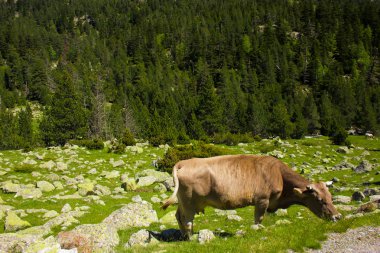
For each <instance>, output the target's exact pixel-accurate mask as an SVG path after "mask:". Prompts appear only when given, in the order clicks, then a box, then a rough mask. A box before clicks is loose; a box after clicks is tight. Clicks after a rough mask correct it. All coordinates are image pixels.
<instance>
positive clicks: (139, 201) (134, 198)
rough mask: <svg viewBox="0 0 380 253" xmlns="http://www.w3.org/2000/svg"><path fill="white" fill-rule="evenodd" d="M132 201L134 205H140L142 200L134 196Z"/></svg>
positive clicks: (138, 196)
mask: <svg viewBox="0 0 380 253" xmlns="http://www.w3.org/2000/svg"><path fill="white" fill-rule="evenodd" d="M132 201H133V202H135V203H141V202H142V201H143V200H142V198H141V196H140V195H136V196H133V197H132Z"/></svg>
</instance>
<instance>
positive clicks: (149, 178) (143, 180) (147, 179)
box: [137, 176, 156, 187]
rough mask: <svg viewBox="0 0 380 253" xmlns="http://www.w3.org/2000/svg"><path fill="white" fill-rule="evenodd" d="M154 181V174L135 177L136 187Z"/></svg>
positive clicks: (147, 184) (150, 183)
mask: <svg viewBox="0 0 380 253" xmlns="http://www.w3.org/2000/svg"><path fill="white" fill-rule="evenodd" d="M155 182H156V178H155V177H154V176H145V177H139V178H138V179H137V187H144V186H150V185H152V184H154V183H155Z"/></svg>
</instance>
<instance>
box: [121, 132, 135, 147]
mask: <svg viewBox="0 0 380 253" xmlns="http://www.w3.org/2000/svg"><path fill="white" fill-rule="evenodd" d="M121 142H122V143H123V144H124V145H125V146H134V145H136V140H135V137H134V136H133V134H132V132H131V131H130V130H129V129H126V130H125V132H124V135H123V137H122V138H121Z"/></svg>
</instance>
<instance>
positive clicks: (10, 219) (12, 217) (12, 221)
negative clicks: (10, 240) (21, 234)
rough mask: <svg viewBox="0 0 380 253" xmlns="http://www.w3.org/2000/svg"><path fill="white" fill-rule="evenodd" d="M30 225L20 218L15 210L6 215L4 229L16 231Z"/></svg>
mask: <svg viewBox="0 0 380 253" xmlns="http://www.w3.org/2000/svg"><path fill="white" fill-rule="evenodd" d="M30 226H31V225H30V223H29V222H27V221H24V220H22V219H20V217H18V216H17V215H16V213H15V212H13V211H11V212H8V214H7V217H5V225H4V230H5V231H6V232H14V231H17V230H21V229H24V228H27V227H30Z"/></svg>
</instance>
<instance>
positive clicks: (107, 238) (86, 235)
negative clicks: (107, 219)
mask: <svg viewBox="0 0 380 253" xmlns="http://www.w3.org/2000/svg"><path fill="white" fill-rule="evenodd" d="M58 241H59V243H60V245H61V247H62V248H71V247H76V248H78V249H79V252H113V248H114V247H115V246H116V245H118V244H119V235H118V233H117V230H116V229H115V228H114V227H112V226H109V225H107V224H105V223H99V224H85V225H80V226H78V227H76V228H75V229H73V230H72V231H69V232H62V233H60V234H59V235H58ZM85 250H89V251H85Z"/></svg>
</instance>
